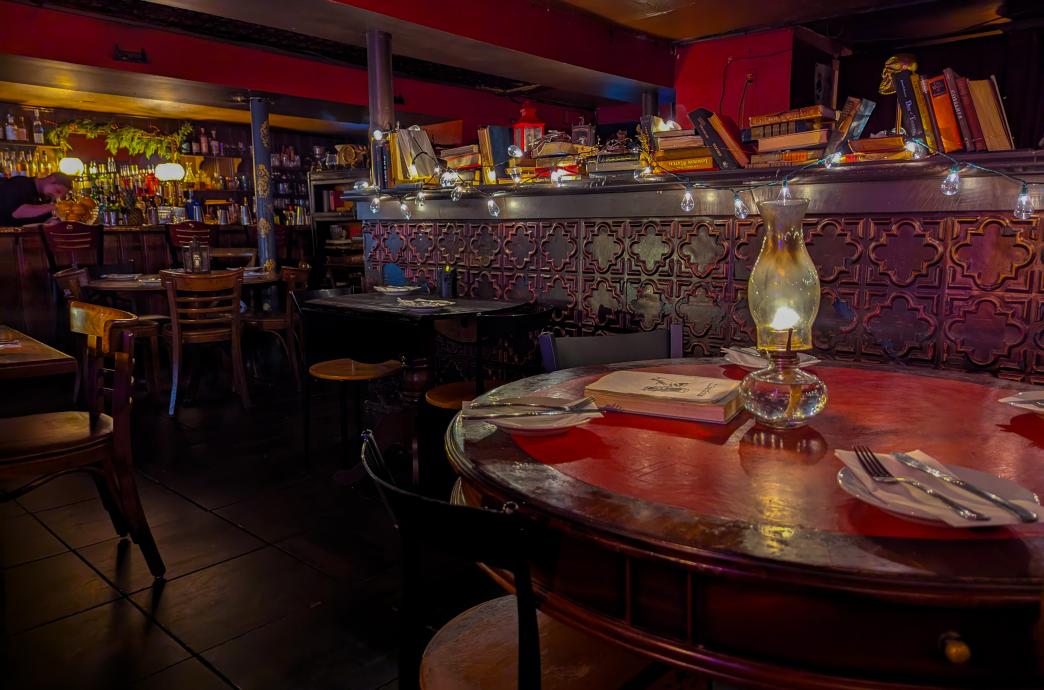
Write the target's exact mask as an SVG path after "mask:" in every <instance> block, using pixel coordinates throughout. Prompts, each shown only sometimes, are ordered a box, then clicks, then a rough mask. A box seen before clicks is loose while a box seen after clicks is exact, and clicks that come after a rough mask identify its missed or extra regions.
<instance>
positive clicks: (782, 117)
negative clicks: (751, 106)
mask: <svg viewBox="0 0 1044 690" xmlns="http://www.w3.org/2000/svg"><path fill="white" fill-rule="evenodd" d="M815 118H823V119H826V120H834V119H836V118H835V114H834V111H833V110H831V109H830V108H828V107H826V106H825V105H810V106H806V107H804V108H797V109H796V110H786V111H784V112H782V113H773V114H771V115H755V116H753V117H751V118H750V126H751V127H752V128H753V127H758V126H760V125H774V124H776V123H779V122H790V121H791V120H812V119H815Z"/></svg>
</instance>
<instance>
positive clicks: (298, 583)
mask: <svg viewBox="0 0 1044 690" xmlns="http://www.w3.org/2000/svg"><path fill="white" fill-rule="evenodd" d="M333 584H334V583H333V581H332V580H331V579H330V578H328V577H326V576H325V575H322V574H321V573H318V572H316V571H315V570H314V569H312V568H311V567H309V566H307V565H305V564H303V563H301V562H300V561H297V560H295V559H294V558H292V557H290V556H288V555H286V554H285V553H282V552H281V551H279V550H277V549H275V548H273V547H268V548H265V549H262V550H261V551H255V552H253V553H249V554H247V555H245V556H240V557H239V558H235V559H233V560H231V561H226V562H224V563H221V564H219V565H215V566H212V567H210V568H207V569H205V570H202V571H200V572H197V573H193V574H191V575H186V576H185V577H181V578H178V579H176V580H172V581H171V582H168V583H166V584H164V585H163V586H161V587H160V586H157V587H154V588H151V589H149V590H145V591H143V592H139V593H138V594H135V595H134V600H135V601H136V602H138V603H139V604H140V605H141V606H143V607H144V608H145V609H146V610H148V611H150V612H151V613H152V614H153V615H155V616H156V618H157V619H158V620H159V621H160V622H161V623H162V624H163V625H165V626H167V627H168V628H169V629H170V630H171V631H172V633H173V634H174V635H176V636H177V637H178V638H179V639H181V640H183V641H184V642H185V643H186V644H188V645H189V647H191V648H192V649H194V650H196V651H203V650H206V649H209V648H210V647H213V646H215V645H218V644H220V643H222V642H225V641H227V640H229V639H231V638H233V637H236V636H238V635H242V634H243V633H246V632H248V631H250V630H253V629H254V628H257V627H260V626H262V625H265V624H266V623H271V622H272V621H274V620H278V619H279V618H283V617H284V616H287V615H290V614H291V613H294V612H295V611H303V610H306V609H308V608H309V607H310V606H312V605H315V604H317V603H322V602H323V601H326V600H329V599H330V598H331V596H332V590H333Z"/></svg>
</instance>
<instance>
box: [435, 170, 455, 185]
mask: <svg viewBox="0 0 1044 690" xmlns="http://www.w3.org/2000/svg"><path fill="white" fill-rule="evenodd" d="M456 181H457V175H456V173H454V172H453V171H452V170H447V171H446V172H444V173H442V175H441V176H440V177H439V183H440V184H441V185H442V186H443V187H452V186H453V185H454V184H455V183H456Z"/></svg>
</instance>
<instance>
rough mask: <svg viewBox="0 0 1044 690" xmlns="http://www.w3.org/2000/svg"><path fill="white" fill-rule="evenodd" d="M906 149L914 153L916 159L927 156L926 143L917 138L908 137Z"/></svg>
mask: <svg viewBox="0 0 1044 690" xmlns="http://www.w3.org/2000/svg"><path fill="white" fill-rule="evenodd" d="M906 150H907V151H909V152H910V153H912V154H913V157H914V160H919V159H921V158H924V156H925V148H924V145H923V144H921V142H919V141H917V140H916V139H908V140H907V141H906Z"/></svg>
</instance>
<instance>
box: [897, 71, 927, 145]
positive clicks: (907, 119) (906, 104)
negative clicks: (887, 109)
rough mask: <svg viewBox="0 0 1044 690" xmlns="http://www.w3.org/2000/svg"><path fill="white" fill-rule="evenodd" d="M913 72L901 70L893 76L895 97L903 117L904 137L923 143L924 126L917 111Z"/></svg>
mask: <svg viewBox="0 0 1044 690" xmlns="http://www.w3.org/2000/svg"><path fill="white" fill-rule="evenodd" d="M912 77H913V72H910V71H909V70H903V71H902V72H899V73H898V74H896V75H895V96H896V98H898V99H899V111H900V112H901V113H902V116H903V129H905V130H906V136H908V137H912V138H914V139H918V140H920V141H924V125H922V124H921V113H920V112H918V110H917V99H916V97H915V96H914V90H913V79H912Z"/></svg>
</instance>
